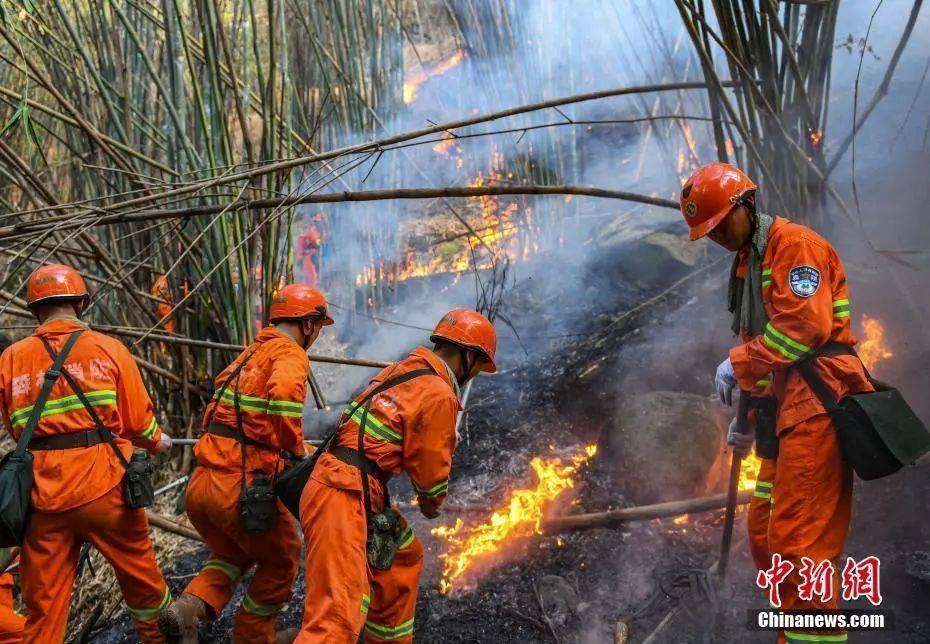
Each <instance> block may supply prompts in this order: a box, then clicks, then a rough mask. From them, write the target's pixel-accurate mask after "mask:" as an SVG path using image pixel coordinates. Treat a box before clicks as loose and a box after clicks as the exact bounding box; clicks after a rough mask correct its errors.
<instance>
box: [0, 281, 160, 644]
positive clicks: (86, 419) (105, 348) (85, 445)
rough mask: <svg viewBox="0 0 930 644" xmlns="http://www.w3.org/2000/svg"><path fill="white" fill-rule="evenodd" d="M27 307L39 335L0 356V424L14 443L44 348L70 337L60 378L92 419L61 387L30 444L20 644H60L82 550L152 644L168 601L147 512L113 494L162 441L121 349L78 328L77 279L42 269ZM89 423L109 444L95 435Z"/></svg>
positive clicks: (80, 284) (80, 293) (83, 296)
mask: <svg viewBox="0 0 930 644" xmlns="http://www.w3.org/2000/svg"><path fill="white" fill-rule="evenodd" d="M26 301H27V303H28V305H29V309H30V310H31V311H32V313H33V314H34V315H35V316H36V318H37V319H38V321H39V327H38V328H37V329H36V330H35V332H34V333H33V335H31V336H30V337H27V338H25V339H23V340H20V341H19V342H17V343H15V344H13V345H12V346H11V347H10V348H8V349H7V350H6V351H4V352H3V355H2V356H0V414H2V417H3V421H4V425H5V426H6V427H7V428H8V430H9V431H10V432H11V433H12V435H13V437H14V438H17V437H18V436H19V435H20V434H21V433H22V430H23V428H24V426H25V424H26V422H27V419H28V418H29V415H30V413H31V411H32V406H33V403H34V402H35V401H36V398H37V397H38V394H39V390H40V389H41V387H42V383H43V375H44V374H45V371H46V370H47V369H48V368H49V366H50V365H51V364H52V358H51V357H50V355H49V353H48V350H47V348H46V345H45V342H47V343H48V345H49V346H50V347H51V348H52V350H53V351H54V352H56V353H57V352H59V351H61V349H62V347H63V346H64V344H65V342H66V341H67V340H68V339H69V338H70V336H71V335H72V334H74V333H76V332H80V333H81V335H80V336H78V337H77V339H76V341H75V343H74V345H73V347H72V348H71V351H70V353H69V354H68V356H67V358H66V360H65V365H64V371H67V372H68V374H70V376H71V378H72V380H73V381H74V383H75V384H76V385H77V386H78V387H79V388H80V389H82V391H83V394H84V395H85V396H86V399H87V401H88V403H89V404H90V405H91V408H85V407H84V406H83V404H82V403H81V401H80V400H79V399H78V396H77V395H76V394H75V391H74V389H73V388H72V385H71V383H70V382H68V381H67V380H66V378H64V377H60V378H59V379H58V380H57V381H56V382H55V384H54V386H53V387H52V390H51V395H50V397H49V399H48V402H47V403H46V404H45V407H44V409H43V410H42V412H41V417H40V419H39V421H38V425H37V426H36V428H35V432H34V434H33V436H32V439H31V440H30V444H29V449H30V451H32V453H33V455H34V461H33V474H34V486H33V489H32V498H31V514H30V519H29V524H28V527H27V529H26V534H25V538H24V542H23V546H22V554H21V563H20V586H21V590H22V597H23V603H24V605H25V608H26V612H27V617H26V625H25V630H24V634H23V641H25V642H42V643H45V642H60V641H62V640H63V639H64V637H65V629H66V627H67V621H68V604H69V601H70V599H71V589H72V586H73V585H74V578H75V573H76V571H77V562H78V553H79V551H80V549H81V545H82V543H84V542H87V543H89V544H90V545H92V546H93V547H94V548H96V549H97V550H98V551H99V552H100V554H102V555H103V556H104V558H106V559H107V560H108V561H109V562H110V564H111V565H112V566H113V568H114V571H115V572H116V579H117V582H118V583H119V586H120V589H121V590H122V592H123V598H124V599H125V600H126V603H127V605H128V607H129V613H130V615H131V617H132V620H133V624H134V626H135V628H136V632H137V633H138V635H139V638H140V639H141V640H142V641H143V642H161V641H163V638H162V636H161V634H160V633H159V632H158V626H157V618H158V616H159V614H160V613H161V612H162V611H163V610H164V609H165V608H166V607H167V606H168V604H169V602H170V601H171V596H170V594H169V592H168V587H167V586H166V585H165V580H164V579H163V578H162V574H161V571H159V569H158V565H157V564H156V563H155V553H154V552H153V550H152V543H151V541H150V540H149V531H148V520H147V518H146V516H145V511H144V510H143V509H141V508H137V509H130V508H129V507H127V505H126V503H125V498H124V492H123V485H122V484H121V483H122V481H123V477H124V463H125V462H126V461H128V460H129V459H130V458H132V456H133V446H134V445H135V446H137V447H141V448H144V449H146V450H148V451H149V452H153V453H154V452H157V451H163V450H167V449H169V448H170V447H171V438H170V437H169V436H167V435H166V434H164V433H162V430H161V428H160V427H159V426H158V423H157V422H156V420H155V416H154V415H153V412H152V401H151V399H150V398H149V395H148V392H146V390H145V385H144V384H143V383H142V377H141V376H140V374H139V369H138V367H136V363H135V362H134V361H133V358H132V355H131V354H130V353H129V351H128V350H127V349H126V347H125V346H124V345H123V344H122V343H121V342H119V341H118V340H115V339H113V338H110V337H108V336H106V335H103V334H101V333H97V332H95V331H91V330H90V329H89V328H88V327H87V325H86V324H85V323H84V322H83V321H82V320H81V312H82V310H83V308H84V307H85V306H86V304H87V301H88V293H87V288H86V287H85V285H84V280H83V279H82V278H81V276H80V275H79V274H78V273H77V271H75V270H74V269H72V268H69V267H68V266H63V265H60V264H53V265H48V266H42V267H40V268H39V269H37V270H36V271H35V272H34V273H33V274H32V276H30V277H29V280H28V283H27V287H26ZM92 413H95V414H96V416H97V417H98V418H99V419H100V421H101V424H102V425H103V426H104V427H105V428H106V429H108V430H109V431H110V432H111V433H112V435H113V436H115V442H113V440H112V437H110V436H104V435H102V432H101V431H100V430H99V429H98V427H97V426H96V425H95V423H96V421H95V420H94V419H93V416H92ZM117 449H119V450H120V452H121V453H122V456H123V458H122V459H121V458H118V457H117V456H116V452H115V450H117Z"/></svg>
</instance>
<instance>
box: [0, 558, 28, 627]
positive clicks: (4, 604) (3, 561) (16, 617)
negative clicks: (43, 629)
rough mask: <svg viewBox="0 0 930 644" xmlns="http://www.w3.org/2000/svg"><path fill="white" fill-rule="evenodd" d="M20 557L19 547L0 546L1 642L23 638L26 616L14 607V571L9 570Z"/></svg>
mask: <svg viewBox="0 0 930 644" xmlns="http://www.w3.org/2000/svg"><path fill="white" fill-rule="evenodd" d="M18 558H19V549H18V548H0V570H3V571H4V572H2V573H0V644H17V643H18V642H21V641H22V640H23V626H24V625H25V623H26V618H25V617H23V616H22V615H20V614H19V613H17V612H16V610H15V608H14V607H13V586H14V582H13V573H12V572H9V570H10V568H11V567H12V566H13V564H15V563H16V561H17V559H18Z"/></svg>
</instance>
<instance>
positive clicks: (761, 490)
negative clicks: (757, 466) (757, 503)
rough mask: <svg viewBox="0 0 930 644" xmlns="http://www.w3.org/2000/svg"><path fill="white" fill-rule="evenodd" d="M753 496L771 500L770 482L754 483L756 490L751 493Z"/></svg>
mask: <svg viewBox="0 0 930 644" xmlns="http://www.w3.org/2000/svg"><path fill="white" fill-rule="evenodd" d="M752 495H753V496H755V497H757V498H760V499H771V498H772V482H771V481H756V490H755V492H753V493H752Z"/></svg>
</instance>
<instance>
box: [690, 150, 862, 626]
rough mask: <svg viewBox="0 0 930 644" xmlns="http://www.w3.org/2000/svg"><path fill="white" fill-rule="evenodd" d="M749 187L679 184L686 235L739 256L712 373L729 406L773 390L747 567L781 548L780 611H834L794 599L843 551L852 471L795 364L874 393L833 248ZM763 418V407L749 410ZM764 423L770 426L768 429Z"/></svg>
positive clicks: (720, 176) (728, 178) (711, 170)
mask: <svg viewBox="0 0 930 644" xmlns="http://www.w3.org/2000/svg"><path fill="white" fill-rule="evenodd" d="M755 192H756V185H755V184H754V183H753V182H752V181H751V180H750V179H749V177H747V176H746V175H745V174H743V173H742V172H741V171H739V170H738V169H736V168H735V167H733V166H731V165H728V164H725V163H712V164H710V165H708V166H705V167H703V168H700V169H699V170H697V171H696V172H695V173H694V175H693V176H692V177H691V178H690V179H689V180H688V182H687V183H686V184H685V185H684V187H683V188H682V191H681V211H682V214H683V215H684V218H685V221H686V222H687V223H688V225H689V227H690V229H691V239H692V240H694V239H699V238H701V237H703V236H704V235H707V236H708V237H710V239H711V240H713V241H714V242H716V243H717V244H719V245H721V246H723V247H724V248H726V249H727V250H729V251H731V252H734V253H736V257H735V261H734V265H733V269H732V272H731V279H730V287H729V310H730V312H731V313H732V314H733V322H732V329H733V331H734V332H739V333H740V335H741V339H742V344H739V345H737V346H735V347H733V348H732V349H731V350H730V352H729V355H728V356H727V358H726V359H725V360H724V361H723V362H722V363H721V364H720V366H719V367H718V368H717V374H716V378H715V382H716V388H717V392H718V393H719V395H720V398H721V400H722V401H724V402H726V403H727V404H730V403H731V402H732V390H733V388H734V387H735V386H737V385H739V387H740V389H741V390H743V391H744V392H751V393H752V395H753V396H758V397H764V396H774V398H775V403H774V407H775V408H776V409H775V413H774V414H773V416H774V420H773V422H772V423H770V424H769V423H760V424H758V427H757V434H758V436H757V445H758V447H757V449H759V451H760V452H765V453H764V454H762V455H763V456H765V457H767V458H764V459H763V462H762V467H761V469H760V472H759V478H758V481H757V483H756V492H755V496H754V498H753V501H752V505H751V507H750V512H749V533H750V543H751V549H752V553H753V557H754V560H755V563H756V565H757V566H758V567H760V568H768V567H769V565H770V557H771V555H772V554H775V553H778V554H780V555H781V556H782V557H783V558H784V559H786V560H788V561H790V562H791V563H792V564H794V571H793V572H792V573H791V575H790V576H789V577H788V578H787V579H786V580H785V582H784V583H783V584H782V585H781V597H782V609H785V610H790V609H801V610H812V609H835V608H836V607H837V596H836V595H834V597H833V599H832V601H830V602H826V603H824V602H821V601H818V600H817V599H816V598H815V599H814V600H811V601H804V600H802V599H801V598H800V597H799V596H798V586H799V584H800V583H801V578H800V575H799V571H800V570H801V569H802V562H801V558H802V557H808V558H810V559H811V560H813V561H814V562H821V561H824V560H830V561H832V562H833V563H834V565H835V566H836V565H837V563H838V559H839V557H840V555H841V553H842V552H843V546H844V543H845V541H846V535H847V532H848V530H849V520H850V514H851V510H852V470H851V468H850V467H849V465H847V464H846V463H845V462H844V461H843V457H842V455H841V452H840V446H839V442H838V437H837V431H836V429H835V427H834V426H833V424H832V423H831V421H830V417H829V416H828V415H827V413H826V411H825V409H824V406H823V404H822V403H821V402H820V400H818V398H817V396H815V394H814V392H813V391H812V390H811V388H810V387H809V386H808V384H807V383H806V382H805V379H804V377H803V376H802V374H801V373H800V372H799V369H798V368H792V367H794V366H795V365H796V364H797V363H799V362H800V361H802V360H807V359H810V360H811V363H812V366H813V370H814V373H815V374H816V376H817V377H818V378H819V379H820V380H821V381H822V382H823V384H824V385H825V386H826V388H827V390H828V391H829V394H830V395H832V396H833V398H834V399H835V400H839V399H841V398H843V397H844V396H846V395H848V394H856V393H861V392H869V391H873V387H872V384H871V383H870V381H869V379H868V377H867V374H866V372H865V370H864V368H863V366H862V362H861V361H860V360H859V358H858V357H857V356H856V355H855V353H854V352H852V351H851V350H850V347H851V346H852V345H854V344H855V339H854V338H853V335H852V332H851V331H850V324H849V320H850V315H849V314H850V303H849V292H848V290H847V287H846V274H845V271H844V270H843V263H842V262H841V261H840V258H839V255H838V254H837V252H836V250H834V248H833V247H832V246H831V245H830V243H829V242H827V240H826V239H824V238H823V237H821V236H820V235H818V234H817V233H815V232H814V231H813V230H811V229H809V228H807V227H805V226H801V225H799V224H795V223H792V222H790V221H788V220H787V219H784V218H782V217H772V216H770V215H767V214H764V213H760V212H757V210H756V208H755ZM755 415H756V417H757V419H758V418H760V417H764V416H765V415H766V414H765V412H764V406H763V407H762V408H761V411H760V409H757V410H756V414H755ZM768 430H770V431H768ZM728 442H729V443H730V444H731V445H733V446H734V448H735V449H737V450H740V451H744V452H745V451H748V449H749V447H750V446H751V444H752V438H751V437H742V436H740V435H739V434H738V433H737V432H736V431H735V426H734V425H731V431H730V432H729V434H728ZM779 639H780V641H786V640H787V641H789V642H835V641H841V640H845V639H846V636H845V633H843V632H838V631H799V632H784V633H780V634H779Z"/></svg>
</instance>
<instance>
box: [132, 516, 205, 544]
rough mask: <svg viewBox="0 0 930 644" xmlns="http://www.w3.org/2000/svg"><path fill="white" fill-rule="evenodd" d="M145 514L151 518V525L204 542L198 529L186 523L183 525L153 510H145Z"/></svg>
mask: <svg viewBox="0 0 930 644" xmlns="http://www.w3.org/2000/svg"><path fill="white" fill-rule="evenodd" d="M145 516H147V517H148V519H149V525H151V526H155V527H156V528H160V529H162V530H167V531H168V532H173V533H174V534H177V535H180V536H182V537H187V538H188V539H193V540H194V541H200V542H203V538H202V537H201V536H200V535H199V534H197V532H196V531H194V530H191V529H190V528H188V527H187V526H186V525H182V524H180V523H178V522H177V521H173V520H171V519H169V518H168V517H165V516H162V515H160V514H155V513H154V512H152V511H151V510H146V511H145Z"/></svg>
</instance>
